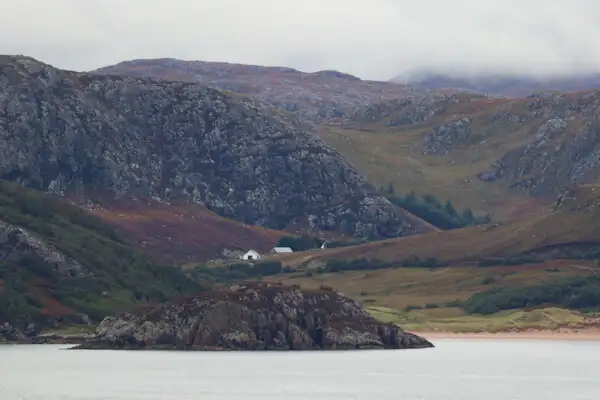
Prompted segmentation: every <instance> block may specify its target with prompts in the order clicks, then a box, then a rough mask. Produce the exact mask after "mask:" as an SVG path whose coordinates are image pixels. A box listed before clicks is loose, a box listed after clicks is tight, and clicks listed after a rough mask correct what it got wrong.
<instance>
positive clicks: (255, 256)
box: [241, 250, 261, 261]
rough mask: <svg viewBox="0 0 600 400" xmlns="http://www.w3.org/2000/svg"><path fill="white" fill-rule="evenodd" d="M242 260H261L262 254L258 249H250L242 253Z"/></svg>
mask: <svg viewBox="0 0 600 400" xmlns="http://www.w3.org/2000/svg"><path fill="white" fill-rule="evenodd" d="M241 258H242V260H246V261H248V260H260V258H261V257H260V254H259V253H258V252H257V251H256V250H248V251H247V252H245V253H244V254H242V257H241Z"/></svg>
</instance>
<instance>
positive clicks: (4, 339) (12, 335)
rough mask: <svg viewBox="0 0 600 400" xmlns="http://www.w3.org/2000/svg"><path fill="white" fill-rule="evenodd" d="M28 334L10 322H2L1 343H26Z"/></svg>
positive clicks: (0, 326) (0, 327)
mask: <svg viewBox="0 0 600 400" xmlns="http://www.w3.org/2000/svg"><path fill="white" fill-rule="evenodd" d="M27 341H28V338H27V336H25V334H24V333H23V332H21V331H20V330H18V329H16V328H15V327H13V326H12V325H11V324H9V323H8V322H4V323H0V343H8V342H19V343H26V342H27Z"/></svg>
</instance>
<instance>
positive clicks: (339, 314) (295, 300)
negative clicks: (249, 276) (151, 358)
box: [79, 283, 433, 350]
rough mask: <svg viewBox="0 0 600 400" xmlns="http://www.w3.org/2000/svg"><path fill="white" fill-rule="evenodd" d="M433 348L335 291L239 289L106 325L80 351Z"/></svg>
mask: <svg viewBox="0 0 600 400" xmlns="http://www.w3.org/2000/svg"><path fill="white" fill-rule="evenodd" d="M426 347H433V345H432V344H431V343H429V342H428V341H427V340H425V339H423V338H421V337H419V336H416V335H412V334H410V333H406V332H404V331H403V330H402V329H400V328H399V327H397V326H395V325H387V324H383V323H381V322H378V321H377V320H375V319H374V318H373V317H371V316H370V315H369V314H367V312H366V311H365V310H364V309H363V308H361V307H360V306H359V305H358V304H357V303H356V302H354V301H352V300H350V299H348V298H346V297H344V296H342V295H341V294H339V293H336V292H334V291H333V290H328V289H320V290H300V289H297V288H294V287H286V286H281V285H275V284H268V283H259V284H241V285H232V286H230V287H224V288H221V289H219V290H216V291H210V292H205V293H203V294H201V295H198V296H192V297H187V298H183V299H180V300H177V301H173V302H170V303H166V304H162V305H159V306H156V307H151V308H146V309H141V310H139V311H136V312H132V313H121V314H118V315H116V316H114V317H107V318H105V319H104V320H103V321H102V323H100V325H99V326H98V328H97V330H96V337H95V338H93V339H91V340H90V341H89V342H88V343H86V344H83V345H81V346H79V348H92V349H97V348H108V349H179V350H184V349H185V350H190V349H197V350H215V349H222V350H226V349H231V350H270V349H273V350H311V349H374V348H392V349H408V348H426Z"/></svg>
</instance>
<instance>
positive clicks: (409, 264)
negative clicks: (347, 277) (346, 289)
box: [318, 256, 446, 272]
mask: <svg viewBox="0 0 600 400" xmlns="http://www.w3.org/2000/svg"><path fill="white" fill-rule="evenodd" d="M445 265H446V263H444V262H443V261H441V260H438V259H436V258H434V257H428V258H425V259H420V258H419V257H414V256H413V257H409V258H407V259H405V260H402V261H401V262H399V263H390V262H385V261H382V260H378V259H369V258H364V257H363V258H355V259H351V260H336V259H332V260H327V262H326V263H325V267H324V268H322V269H321V270H319V271H318V272H343V271H370V270H377V269H384V268H419V267H421V268H439V267H443V266H445Z"/></svg>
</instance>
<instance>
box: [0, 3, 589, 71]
mask: <svg viewBox="0 0 600 400" xmlns="http://www.w3.org/2000/svg"><path fill="white" fill-rule="evenodd" d="M0 53H3V54H16V53H19V54H25V55H29V56H33V57H35V58H38V59H40V60H42V61H45V62H48V63H50V64H53V65H55V66H57V67H61V68H67V69H74V70H90V69H95V68H98V67H102V66H106V65H110V64H114V63H117V62H119V61H123V60H130V59H135V58H157V57H174V58H181V59H187V60H206V61H228V62H240V63H246V64H260V65H282V66H289V67H294V68H297V69H300V70H304V71H310V72H312V71H316V70H320V69H337V70H340V71H342V72H348V73H352V74H355V75H358V76H360V77H362V78H369V79H382V80H383V79H389V78H391V77H392V76H394V75H397V74H401V73H403V72H406V71H413V70H415V69H419V68H432V69H436V70H441V71H466V72H473V73H477V72H481V71H491V72H507V73H512V72H518V71H520V72H524V73H528V72H535V73H564V72H569V71H580V72H587V71H598V72H600V7H598V0H518V1H517V0H0Z"/></svg>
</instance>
